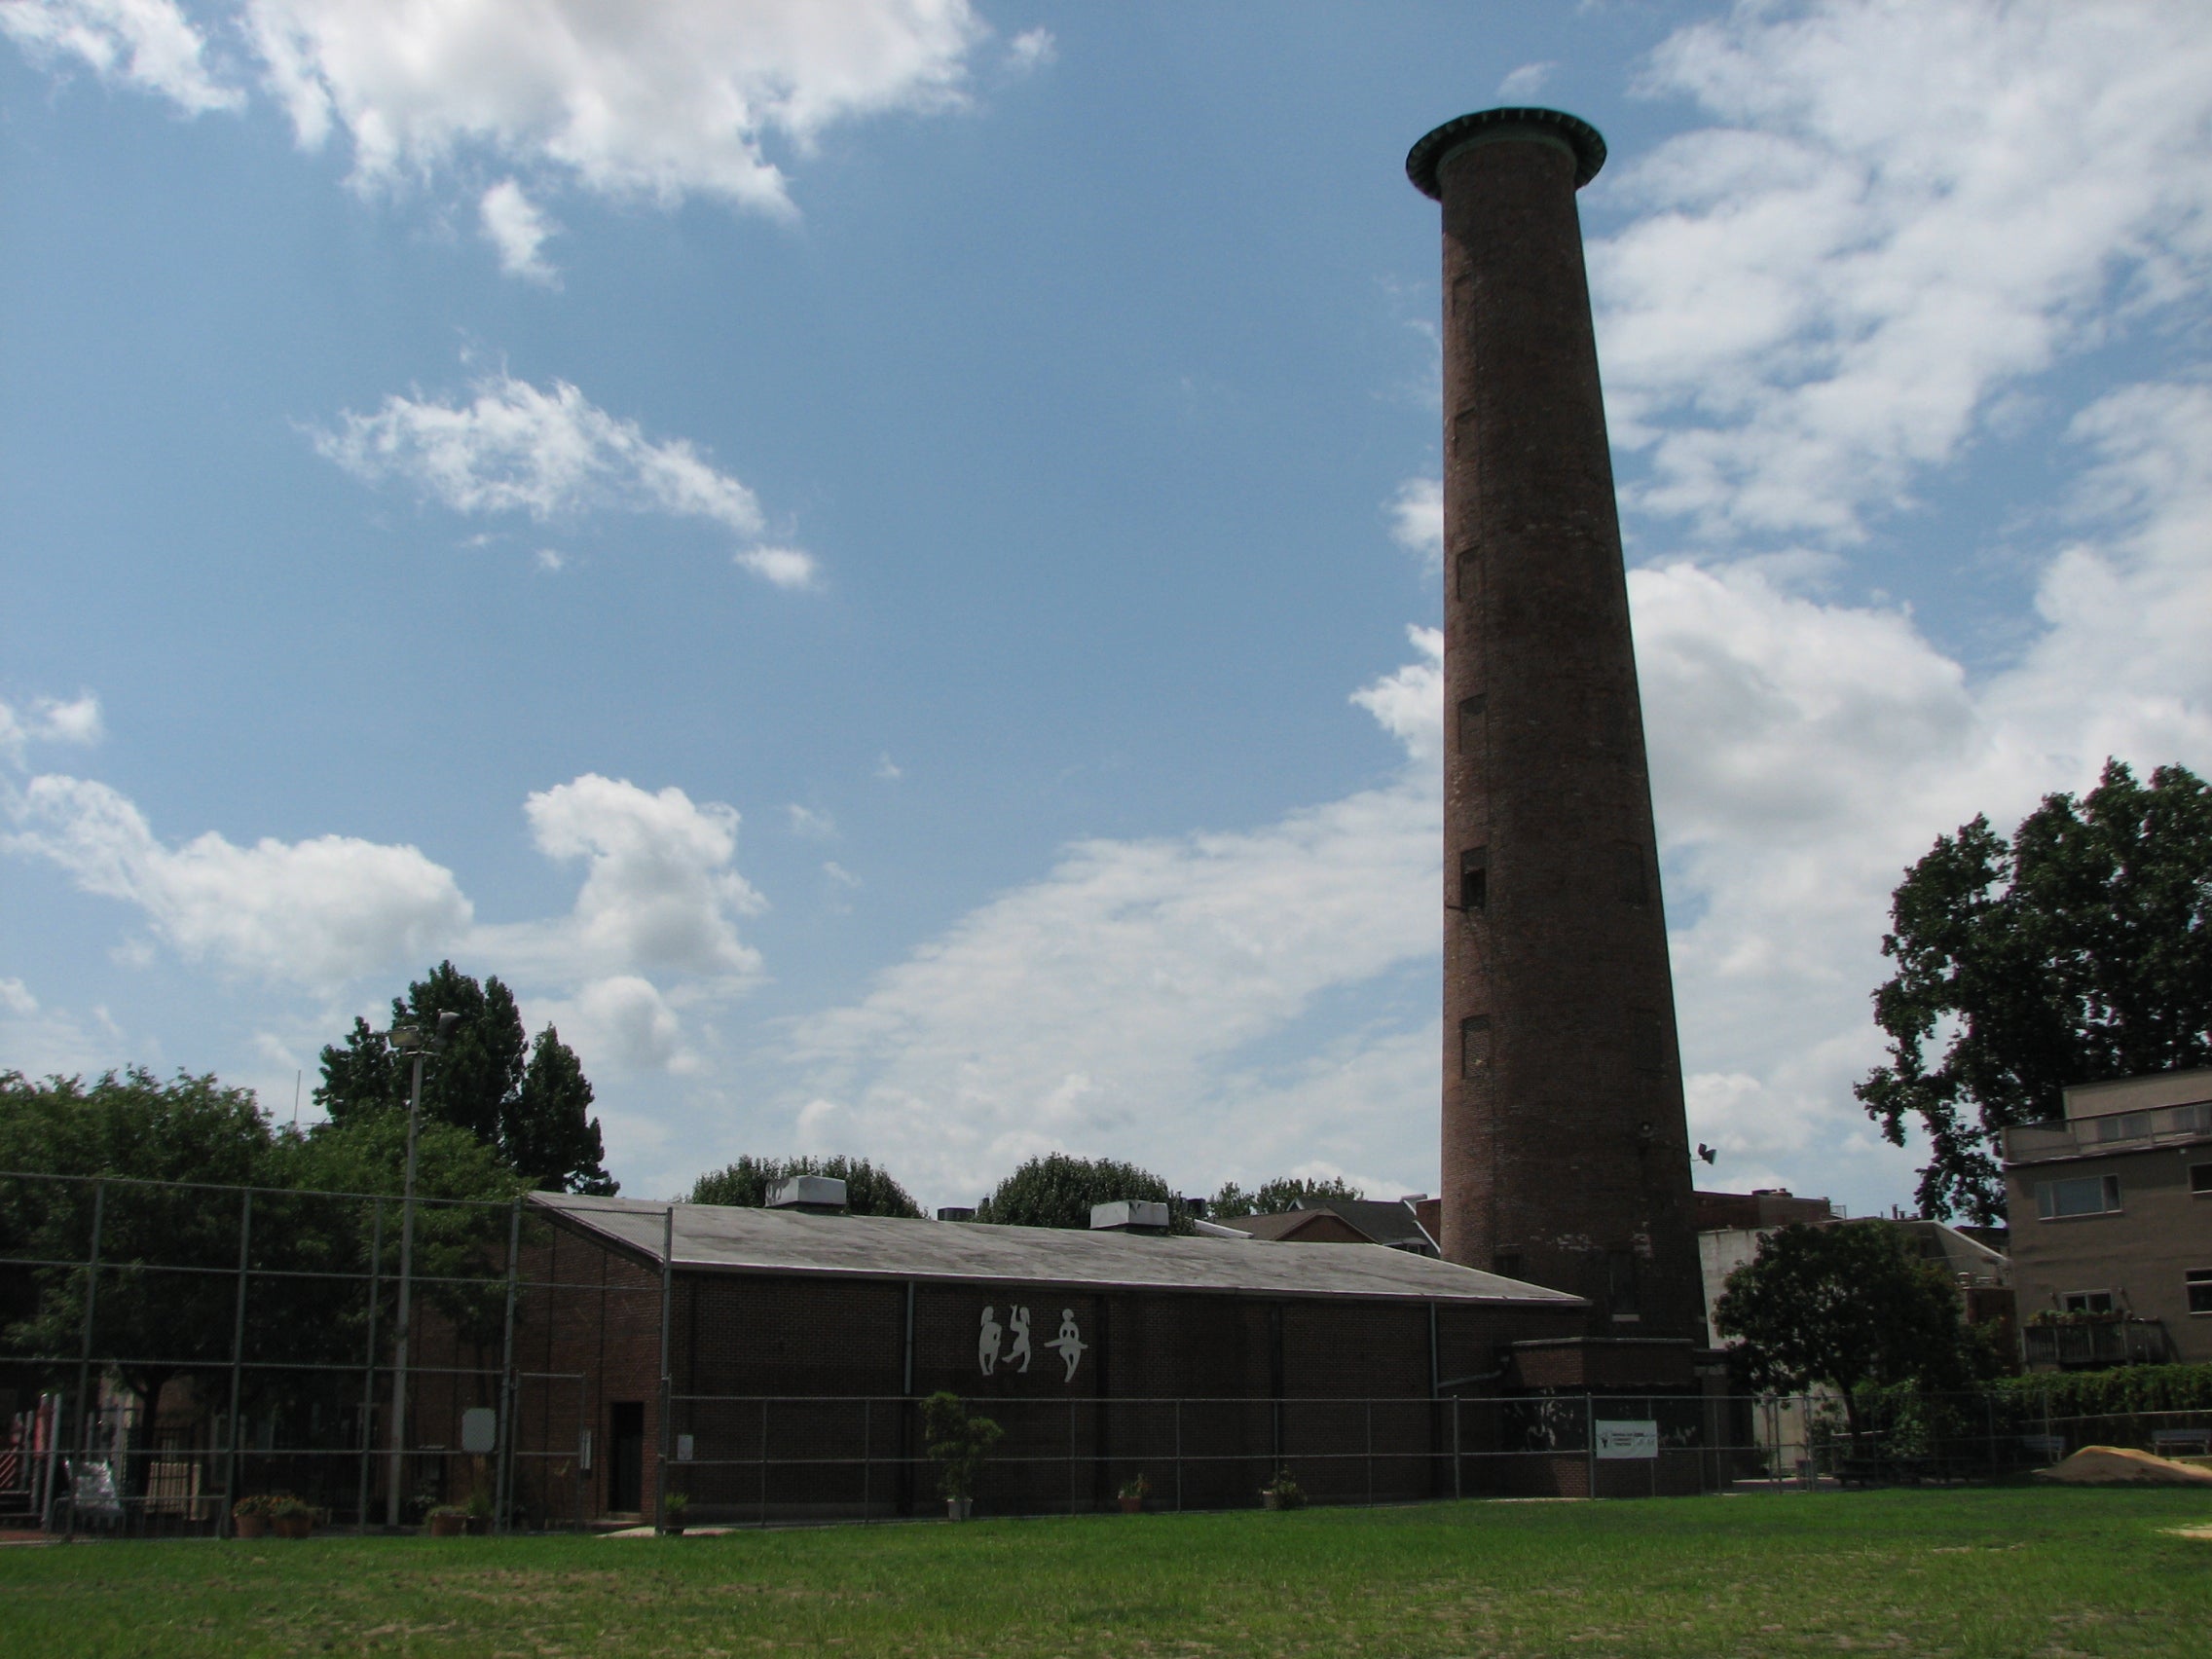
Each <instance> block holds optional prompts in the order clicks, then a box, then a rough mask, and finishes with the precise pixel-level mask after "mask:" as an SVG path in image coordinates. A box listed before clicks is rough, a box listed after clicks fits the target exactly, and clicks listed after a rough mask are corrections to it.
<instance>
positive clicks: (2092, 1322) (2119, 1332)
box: [2020, 1315, 2173, 1371]
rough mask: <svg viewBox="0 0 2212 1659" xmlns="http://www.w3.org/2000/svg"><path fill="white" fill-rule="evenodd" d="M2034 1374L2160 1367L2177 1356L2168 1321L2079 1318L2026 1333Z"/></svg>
mask: <svg viewBox="0 0 2212 1659" xmlns="http://www.w3.org/2000/svg"><path fill="white" fill-rule="evenodd" d="M2020 1345H2021V1349H2022V1357H2023V1358H2024V1359H2025V1360H2026V1361H2027V1366H2028V1369H2029V1370H2030V1371H2052V1370H2056V1371H2093V1370H2097V1369H2100V1368H2102V1367H2104V1366H2110V1365H2157V1364H2160V1363H2162V1362H2163V1361H2165V1360H2168V1359H2171V1358H2172V1357H2173V1345H2172V1344H2171V1343H2170V1342H2168V1341H2167V1339H2166V1325H2165V1321H2164V1320H2162V1319H2136V1318H2130V1317H2114V1318H2097V1317H2093V1316H2092V1317H2082V1316H2079V1315H2078V1316H2076V1317H2073V1318H2070V1319H2060V1320H2053V1321H2051V1322H2049V1323H2047V1324H2030V1325H2026V1326H2023V1327H2022V1328H2021V1331H2020Z"/></svg>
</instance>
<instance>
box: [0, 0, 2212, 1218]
mask: <svg viewBox="0 0 2212 1659" xmlns="http://www.w3.org/2000/svg"><path fill="white" fill-rule="evenodd" d="M0 34H4V35H5V37H6V41H7V44H6V46H4V47H0V238H4V244H5V246H6V247H7V248H8V250H9V256H8V258H7V259H6V260H5V261H0V308H4V309H0V315H4V316H5V318H6V324H5V328H4V329H0V353H4V356H0V501H4V502H5V503H6V505H5V507H4V509H0V559H4V564H0V581H4V583H5V587H4V592H5V596H6V603H5V605H4V607H0V837H4V840H0V1066H15V1067H18V1068H20V1069H23V1070H26V1071H30V1072H33V1073H45V1072H49V1071H55V1070H62V1071H78V1070H86V1069H98V1068H102V1067H106V1066H109V1065H116V1064H121V1063H126V1062H130V1061H138V1062H143V1063H146V1064H149V1065H151V1066H153V1067H155V1068H156V1069H158V1070H166V1069H168V1068H172V1067H176V1066H183V1067H187V1068H190V1069H192V1070H195V1071H199V1070H213V1071H216V1072H218V1073H220V1074H221V1075H223V1076H224V1077H226V1078H229V1079H232V1080H235V1081H240V1082H244V1083H248V1084H251V1085H252V1086H253V1087H255V1088H258V1089H260V1090H261V1091H262V1095H263V1098H264V1100H265V1102H266V1103H268V1104H269V1105H271V1106H272V1107H273V1108H274V1109H276V1110H277V1111H278V1112H279V1113H288V1112H289V1110H290V1105H291V1099H292V1092H293V1079H294V1076H295V1073H296V1072H297V1071H298V1070H300V1069H302V1068H304V1069H305V1070H306V1071H307V1074H308V1083H309V1086H310V1087H311V1088H312V1085H313V1066H314V1054H315V1051H316V1050H317V1048H318V1047H319V1046H320V1044H322V1043H323V1042H326V1041H329V1040H330V1039H331V1038H333V1037H334V1036H335V1035H337V1034H338V1033H339V1032H340V1031H342V1030H343V1029H344V1028H345V1026H346V1025H347V1024H348V1022H349V1021H350V1017H351V1015H352V1014H354V1013H355V1012H369V1011H374V1010H375V1009H376V1008H377V1007H379V1006H380V1005H381V1004H382V1003H383V1002H384V1000H385V999H387V998H388V996H389V995H390V994H391V993H392V991H393V990H395V989H397V988H398V987H399V986H401V985H402V984H403V983H404V982H405V980H406V978H407V977H409V976H410V974H412V973H419V972H420V971H421V970H422V969H423V968H424V967H426V966H428V965H429V964H430V963H431V962H434V961H435V960H437V959H438V958H440V957H442V956H446V955H451V956H452V957H453V958H454V959H455V960H456V961H457V962H459V963H461V965H462V966H463V967H464V968H467V969H468V970H470V971H471V972H476V973H479V974H484V973H498V974H500V975H501V976H502V977H506V978H508V979H509V980H510V982H512V983H513V984H514V985H515V986H516V988H517V990H518V992H519V993H520V994H521V995H522V996H523V998H524V1001H525V1007H526V1010H527V1012H528V1013H529V1014H530V1016H531V1019H532V1022H533V1025H534V1027H535V1025H536V1024H539V1023H542V1022H544V1021H546V1020H552V1021H554V1022H556V1023H557V1024H558V1026H559V1028H560V1030H561V1031H562V1034H563V1036H564V1037H565V1038H566V1039H568V1040H569V1041H571V1043H572V1044H573V1045H574V1046H576V1047H577V1048H578V1049H579V1051H581V1052H582V1053H583V1055H584V1058H585V1061H586V1065H587V1069H588V1070H589V1072H590V1075H591V1076H592V1078H593V1080H594V1082H595V1084H596V1085H597V1087H598V1088H599V1093H600V1100H601V1105H602V1109H603V1116H604V1118H605V1122H606V1125H607V1131H608V1143H609V1153H610V1161H611V1163H612V1166H613V1169H614V1172H615V1173H616V1175H617V1176H619V1177H620V1178H621V1179H622V1180H623V1181H624V1183H625V1188H626V1190H627V1191H631V1192H635V1193H640V1194H645V1195H657V1194H661V1193H667V1192H671V1191H675V1190H677V1189H679V1188H681V1187H682V1185H684V1184H686V1183H687V1181H688V1179H689V1178H690V1176H691V1175H692V1174H694V1173H696V1172H697V1171H698V1170H700V1169H702V1168H706V1167H710V1166H713V1165H716V1164H719V1163H720V1162H722V1161H726V1160H727V1159H728V1158H730V1157H732V1156H734V1155H736V1154H737V1153H739V1152H745V1151H753V1152H783V1151H792V1150H810V1151H824V1152H828V1151H845V1152H852V1153H861V1154H867V1155H871V1156H874V1157H876V1158H878V1159H879V1160H882V1161H886V1162H888V1163H889V1164H890V1165H891V1166H892V1167H893V1168H894V1169H895V1170H896V1171H897V1172H898V1173H900V1174H901V1175H902V1177H903V1178H904V1179H905V1180H906V1181H907V1182H908V1184H909V1185H911V1186H912V1187H913V1188H915V1190H916V1191H917V1192H918V1193H919V1194H921V1195H922V1196H924V1197H925V1198H927V1199H928V1200H929V1201H932V1202H954V1201H962V1200H969V1199H973V1198H974V1197H976V1196H977V1194H978V1193H979V1192H980V1191H981V1190H982V1188H983V1187H984V1186H985V1185H986V1184H987V1183H988V1182H989V1181H990V1180H991V1179H992V1178H994V1177H995V1176H996V1175H998V1174H1000V1173H1003V1172H1004V1171H1005V1170H1006V1169H1008V1168H1011V1167H1012V1166H1013V1164H1014V1162H1016V1161H1019V1159H1020V1158H1022V1157H1024V1156H1027V1155H1028V1154H1030V1153H1032V1152H1036V1151H1042V1150H1046V1149H1049V1148H1054V1147H1058V1148H1065V1149H1067V1150H1071V1151H1076V1152H1081V1153H1089V1154H1101V1153H1103V1154H1112V1155H1115V1156H1119V1157H1124V1158H1133V1159H1136V1160H1138V1161H1141V1162H1144V1163H1146V1164H1148V1165H1151V1166H1153V1167H1156V1168H1159V1169H1160V1170H1161V1171H1162V1172H1163V1173H1165V1174H1167V1175H1168V1176H1169V1177H1170V1179H1172V1180H1174V1181H1175V1182H1176V1183H1177V1184H1178V1185H1181V1186H1183V1187H1185V1188H1186V1189H1190V1190H1197V1189H1200V1188H1209V1189H1210V1188H1211V1187H1212V1186H1213V1185H1215V1184H1217V1183H1219V1182H1220V1181H1221V1180H1223V1179H1225V1178H1231V1177H1235V1178H1237V1179H1241V1180H1245V1181H1247V1182H1249V1181H1252V1180H1256V1179H1259V1178H1263V1177H1266V1176H1268V1175H1271V1174H1275V1173H1279V1172H1282V1171H1284V1170H1289V1169H1297V1170H1301V1171H1309V1172H1315V1173H1319V1172H1342V1173H1346V1174H1348V1175H1350V1176H1351V1177H1353V1178H1354V1179H1356V1180H1359V1181H1360V1182H1362V1183H1363V1184H1365V1185H1367V1186H1368V1187H1369V1189H1370V1190H1371V1191H1374V1192H1377V1193H1385V1192H1388V1193H1395V1192H1401V1191H1404V1192H1411V1191H1418V1190H1425V1189H1432V1188H1433V1187H1434V1185H1435V1182H1436V1175H1435V1149H1434V1143H1435V1110H1436V1089H1437V1080H1436V1064H1437V1061H1436V1056H1437V1052H1438V1047H1439V1044H1438V1039H1437V1031H1436V1017H1437V1015H1436V1002H1437V994H1436V992H1437V986H1436V977H1437V958H1436V940H1437V912H1436V909H1435V901H1436V896H1437V892H1438V884H1439V877H1438V872H1437V867H1436V860H1437V850H1436V843H1437V805H1436V800H1437V796H1436V780H1435V775H1434V765H1435V759H1436V750H1435V733H1436V729H1437V719H1438V710H1437V683H1436V676H1435V667H1434V659H1433V656H1432V654H1431V653H1432V652H1433V649H1434V637H1433V635H1432V634H1430V633H1427V632H1425V631H1426V630H1432V629H1433V628H1434V627H1435V626H1436V624H1437V621H1438V617H1439V592H1438V583H1437V573H1436V569H1435V549H1434V539H1435V535H1436V530H1435V522H1436V520H1435V507H1434V478H1435V469H1436V455H1437V447H1438V445H1437V437H1438V433H1437V427H1438V412H1437V408H1436V389H1435V387H1436V355H1435V353H1436V346H1435V331H1434V317H1435V313H1436V309H1437V293H1436V274H1435V266H1436V258H1437V243H1436V223H1435V209H1434V207H1433V204H1431V203H1427V202H1426V201H1424V200H1423V199H1422V198H1420V197H1419V196H1418V195H1417V194H1416V193H1415V192H1414V191H1413V190H1412V189H1411V188H1410V187H1409V186H1408V185H1407V184H1406V183H1405V181H1404V178H1403V175H1402V172H1401V170H1400V168H1401V164H1402V159H1403V156H1404V153H1405V150H1406V148H1407V146H1408V145H1410V144H1411V142H1412V141H1413V140H1414V139H1415V138H1417V137H1419V135H1420V133H1421V132H1423V131H1424V130H1426V129H1428V128H1429V127H1431V126H1433V125H1435V124H1436V123H1437V122H1439V121H1442V120H1445V119H1448V118H1449V117H1451V116H1453V115H1456V114H1458V113H1461V112H1462V111H1464V110H1467V109H1473V108H1480V107H1483V106H1486V105H1488V104H1492V103H1495V102H1500V101H1512V102H1530V101H1535V102H1544V103H1550V104H1556V105H1558V106H1560V107H1563V108H1567V109H1569V110H1572V111H1574V112H1576V113H1578V114H1580V115H1582V116H1584V117H1586V118H1588V119H1589V120H1591V121H1593V122H1595V123H1596V124H1597V125H1598V126H1599V127H1600V128H1601V129H1603V130H1604V132H1605V134H1606V137H1607V139H1608V141H1609V143H1610V145H1611V148H1612V159H1611V161H1610V163H1609V164H1608V166H1607V167H1606V169H1605V171H1604V174H1602V175H1601V177H1600V178H1599V180H1598V181H1597V182H1596V183H1595V184H1594V185H1593V186H1592V187H1591V188H1590V189H1589V190H1587V191H1586V192H1585V193H1584V196H1583V202H1582V206H1583V212H1584V225H1585V231H1586V233H1587V235H1588V237H1589V239H1590V254H1591V267H1592V273H1593V279H1594V284H1595V288H1596V293H1597V299H1598V309H1599V316H1600V322H1599V327H1600V348H1601V354H1602V358H1603V362H1604V372H1605V376H1606V383H1607V389H1608V400H1609V407H1610V411H1611V416H1612V421H1613V429H1614V439H1615V450H1616V464H1617V468H1618V471H1619V474H1620V479H1621V483H1622V489H1623V498H1624V508H1625V509H1626V512H1625V526H1626V530H1627V533H1628V538H1629V542H1630V558H1631V564H1632V567H1633V568H1634V569H1633V573H1632V595H1633V601H1634V605H1635V610H1636V623H1637V629H1638V639H1639V654H1640V661H1641V668H1642V674H1643V682H1644V695H1645V701H1646V718H1647V723H1648V724H1649V726H1650V728H1651V732H1652V744H1653V761H1654V787H1655V794H1656V798H1657V805H1658V811H1659V819H1660V829H1661V835H1662V840H1663V842H1664V850H1665V856H1666V874H1667V900H1668V906H1669V913H1670V919H1671V924H1672V927H1673V929H1674V945H1675V955H1676V972H1677V1000H1678V1003H1679V1005H1680V1014H1681V1019H1682V1025H1683V1040H1684V1058H1685V1064H1686V1067H1687V1070H1688V1072H1689V1073H1690V1086H1689V1088H1690V1110H1691V1128H1692V1132H1693V1135H1696V1136H1698V1137H1699V1138H1702V1139H1705V1140H1707V1141H1710V1142H1712V1143H1714V1144H1715V1145H1717V1146H1719V1147H1720V1148H1721V1151H1722V1159H1721V1161H1720V1163H1719V1165H1718V1166H1717V1168H1716V1169H1715V1170H1714V1171H1713V1172H1712V1174H1711V1176H1710V1178H1711V1179H1713V1180H1714V1181H1716V1182H1718V1183H1721V1184H1726V1185H1732V1186H1739V1187H1741V1186H1747V1185H1752V1184H1770V1183H1781V1184H1787V1185H1789V1186H1791V1187H1793V1188H1795V1189H1796V1190H1798V1191H1800V1192H1805V1191H1825V1192H1832V1193H1833V1194H1834V1195H1835V1196H1836V1197H1838V1198H1842V1199H1844V1200H1846V1201H1847V1202H1849V1203H1851V1204H1852V1205H1854V1206H1855V1207H1858V1208H1868V1207H1873V1206H1876V1205H1885V1204H1887V1203H1889V1202H1892V1201H1896V1200H1899V1199H1901V1198H1903V1197H1904V1196H1905V1195H1906V1193H1907V1192H1908V1191H1909V1168H1910V1163H1911V1160H1910V1158H1909V1156H1907V1155H1906V1154H1904V1153H1900V1152H1897V1151H1894V1150H1891V1149H1886V1148H1883V1147H1881V1146H1879V1145H1878V1144H1876V1142H1875V1141H1874V1139H1873V1137H1872V1135H1871V1133H1870V1131H1869V1128H1868V1126H1867V1124H1865V1122H1864V1120H1863V1118H1862V1115H1861V1113H1860V1112H1859V1110H1858V1108H1857V1107H1856V1105H1855V1104H1854V1103H1853V1102H1852V1100H1851V1098H1850V1092H1849V1086H1850V1084H1851V1082H1852V1081H1853V1080H1854V1079H1855V1078H1856V1077H1858V1076H1860V1075H1862V1073H1863V1071H1864V1069H1865V1068H1866V1066H1867V1065H1869V1064H1870V1063H1872V1062H1873V1060H1875V1059H1876V1058H1877V1057H1878V1056H1879V1053H1880V1044H1879V1038H1878V1034H1877V1033H1876V1032H1875V1031H1874V1029H1873V1027H1872V1026H1871V1023H1870V1021H1869V1019H1868V1017H1867V1005H1866V995H1867V992H1868V991H1869V990H1870V989H1871V988H1872V986H1873V985H1874V984H1875V983H1876V982H1877V981H1878V979H1879V978H1880V977H1881V976H1882V964H1881V959H1880V957H1879V942H1880V937H1881V932H1882V928H1883V923H1884V919H1885V902H1886V897H1887V893H1888V890H1889V888H1890V887H1891V886H1892V885H1894V883H1895V881H1896V879H1897V876H1898V873H1899V870H1900V869H1901V867H1902V866H1904V865H1905V864H1906V863H1908V862H1910V860H1911V859H1912V858H1914V857H1916V856H1917V855H1918V854H1919V853H1920V852H1921V851H1924V850H1925V848H1926V847H1927V845H1928V843H1929V842H1930V841H1931V840H1932V839H1933V837H1934V836H1935V835H1936V833H1938V832H1940V831H1942V830H1947V829H1949V828H1952V827H1954V826H1956V825H1957V824H1958V823H1960V822H1961V821H1962V820H1964V819H1965V818H1967V817H1969V816H1971V815H1972V813H1973V812H1975V811H1987V812H1989V813H1990V814H1991V815H1992V816H1993V817H1995V818H1998V819H2000V820H2008V819H2009V818H2011V817H2016V816H2017V815H2018V814H2019V813H2020V812H2021V811H2023V810H2025V809H2026V808H2027V807H2029V806H2031V805H2032V804H2033V803H2034V801H2035V800H2036V799H2037V798H2038V797H2039V796H2040V794H2041V793H2044V792H2046V791H2048V790H2056V789H2075V788H2080V787H2083V785H2085V784H2086V783H2087V782H2089V781H2090V780H2091V779H2092V778H2093V777H2094V774H2095V771H2096V769H2097V767H2098V766H2099V765H2100V764H2101V762H2102V760H2103V758H2104V756H2107V755H2108V754H2117V755H2120V756H2123V757H2125V758H2128V759H2130V760H2133V761H2135V762H2137V763H2138V764H2140V765H2142V766H2145V767H2148V766H2150V765H2154V764H2157V763H2158V762H2160V761H2165V760H2181V761H2185V762H2187V763H2189V764H2191V765H2194V766H2196V767H2198V768H2202V767H2204V766H2206V765H2207V764H2212V719H2208V716H2207V692H2208V691H2212V684H2208V680H2212V671H2208V669H2207V666H2206V661H2207V659H2206V653H2205V652H2204V651H2203V649H2202V641H2203V639H2204V638H2205V635H2206V624H2207V623H2208V622H2212V567H2208V563H2207V554H2206V548H2207V545H2208V543H2207V539H2206V534H2205V533H2206V532H2207V531H2208V530H2212V391H2208V389H2207V387H2206V384H2205V380H2204V374H2203V371H2204V365H2205V355H2206V328H2207V321H2208V317H2207V311H2206V307H2205V305H2204V302H2203V300H2202V294H2203V292H2204V277H2205V276H2206V271H2207V265H2208V264H2212V216H2208V211H2207V209H2208V207H2212V168H2208V166H2207V164H2206V161H2205V155H2206V148H2205V146H2206V141H2207V136H2208V125H2212V22H2208V21H2207V20H2206V17H2205V15H2204V14H2203V13H2202V11H2201V9H2200V8H2196V7H2194V6H2190V5H2186V4H2176V5H2168V6H2157V5H2149V4H2109V5H2099V4H2083V5H2074V6H2068V7H2065V8H2055V7H2041V6H2007V5H1998V4H1993V3H1977V0H1915V3H1913V4H1910V5H1906V4H1879V3H1864V4H1834V5H1817V6H1785V5H1749V6H1740V7H1733V8H1731V7H1726V6H1712V5H1707V6H1693V5H1681V6H1672V5H1657V4H1651V5H1645V4H1619V5H1605V4H1590V5H1585V6H1582V7H1579V8H1567V7H1530V6H1487V7H1486V6H1442V5H1439V6H1387V5H1376V6H1361V7H1356V8H1354V7H1342V8H1318V7H1314V8H1279V9H1269V10H1268V11H1266V12H1265V13H1261V12H1258V11H1254V10H1246V9H1233V8H1189V7H1175V6H1163V7H1147V6H1137V5H1129V6H1114V7H1082V8H1079V7H1059V6H1052V5H1042V4H1040V5H1006V4H995V3H985V4H976V5H965V4H960V3H957V0H841V3H838V4H828V3H824V0H814V3H811V4H797V3H795V0H794V3H771V0H758V3H756V4H750V5H743V6H733V5H728V4H704V3H700V4H693V3H689V0H666V3H664V4H659V5H652V6H636V7H628V8H616V9H606V8H597V7H588V6H584V5H581V4H576V3H571V0H545V3H543V4H540V5H535V6H522V5H499V4H482V5H476V6H471V7H465V8H464V7H458V6H433V5H423V6H417V7H412V8H407V9H404V10H400V9H394V8H391V7H388V6H381V5H369V4H365V3H360V0H240V3H238V4H206V5H201V4H186V5H181V6H180V5H175V4H172V3H171V0H44V3H42V0H0ZM311 1110H312V1108H311Z"/></svg>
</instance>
